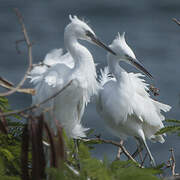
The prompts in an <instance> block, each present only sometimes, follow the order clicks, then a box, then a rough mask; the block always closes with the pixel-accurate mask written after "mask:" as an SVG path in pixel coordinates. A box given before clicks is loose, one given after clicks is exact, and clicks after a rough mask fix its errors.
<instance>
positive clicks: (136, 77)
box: [97, 33, 171, 166]
mask: <svg viewBox="0 0 180 180" xmlns="http://www.w3.org/2000/svg"><path fill="white" fill-rule="evenodd" d="M124 35H125V34H124V33H123V34H122V35H119V34H118V36H117V37H116V39H115V40H114V41H113V42H112V44H111V45H110V46H109V47H110V48H111V49H112V50H113V51H114V52H115V53H116V54H117V56H114V55H111V54H109V53H108V55H107V61H108V67H106V68H105V69H104V71H101V79H100V85H101V89H100V90H99V93H98V97H97V111H98V112H99V114H100V115H101V116H102V117H103V119H104V120H105V122H106V123H107V125H108V128H109V129H110V131H111V132H112V133H114V134H115V135H116V136H118V137H119V138H121V139H126V138H127V137H128V136H133V137H135V138H136V139H137V140H138V142H139V144H140V146H141V147H143V146H145V148H146V150H147V152H148V155H149V157H150V162H151V164H152V165H154V166H155V161H154V159H153V156H152V155H151V152H150V150H149V148H148V146H147V143H146V138H148V139H150V140H153V141H158V142H161V143H163V142H164V138H163V136H162V135H155V133H156V132H157V131H158V130H159V129H160V128H162V127H164V125H163V123H162V121H163V120H164V119H165V118H164V116H163V115H162V114H161V110H162V111H164V112H167V111H169V110H170V109H171V107H170V106H169V105H166V104H163V103H160V102H158V101H156V100H153V99H152V98H151V97H150V95H149V93H148V92H147V90H148V84H146V83H145V80H144V79H142V78H141V77H143V76H144V75H142V74H141V73H132V72H131V73H128V72H126V71H125V70H124V69H123V68H122V67H120V65H119V62H120V61H124V62H126V63H128V64H131V65H132V66H135V67H136V68H137V69H139V70H141V71H142V72H144V73H145V74H146V75H147V76H149V77H150V78H151V77H152V76H151V74H150V73H149V72H148V71H147V70H146V69H145V68H144V67H143V66H142V64H141V63H140V62H139V61H138V60H137V59H136V57H135V55H134V53H133V51H132V50H131V48H130V47H129V46H128V45H127V43H126V41H125V36H124ZM109 73H112V75H113V77H110V76H109Z"/></svg>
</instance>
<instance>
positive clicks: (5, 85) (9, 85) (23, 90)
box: [0, 77, 36, 95]
mask: <svg viewBox="0 0 180 180" xmlns="http://www.w3.org/2000/svg"><path fill="white" fill-rule="evenodd" d="M0 86H2V87H3V88H6V89H10V90H12V89H14V85H13V83H11V82H9V81H8V80H6V79H4V78H2V77H0ZM17 92H19V93H26V94H32V95H34V94H35V93H36V91H35V89H31V88H20V89H17Z"/></svg>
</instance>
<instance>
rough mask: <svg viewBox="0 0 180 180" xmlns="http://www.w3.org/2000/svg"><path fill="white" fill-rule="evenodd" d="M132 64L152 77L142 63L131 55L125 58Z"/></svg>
mask: <svg viewBox="0 0 180 180" xmlns="http://www.w3.org/2000/svg"><path fill="white" fill-rule="evenodd" d="M127 59H128V60H129V62H130V64H132V65H133V66H135V67H136V68H137V69H139V70H140V71H142V72H143V73H144V74H146V75H147V76H148V77H149V78H151V79H153V76H152V75H151V74H150V73H149V72H148V71H147V70H146V69H145V68H144V67H143V65H142V64H141V63H140V62H139V61H138V60H137V59H134V58H132V57H128V58H127Z"/></svg>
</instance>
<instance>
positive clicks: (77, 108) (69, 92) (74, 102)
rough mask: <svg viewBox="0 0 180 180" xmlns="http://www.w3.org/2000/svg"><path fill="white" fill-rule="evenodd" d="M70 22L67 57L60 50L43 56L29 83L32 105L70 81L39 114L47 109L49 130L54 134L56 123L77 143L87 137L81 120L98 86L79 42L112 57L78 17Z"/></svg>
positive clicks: (74, 17)
mask: <svg viewBox="0 0 180 180" xmlns="http://www.w3.org/2000/svg"><path fill="white" fill-rule="evenodd" d="M69 18H70V21H71V22H70V23H69V24H68V25H67V26H66V28H65V31H64V43H65V46H66V49H67V53H65V54H63V52H62V49H55V50H53V51H51V52H50V53H48V54H47V55H46V57H45V60H44V61H43V63H41V64H40V65H39V66H35V67H34V68H33V69H32V71H31V74H30V77H31V82H32V83H33V84H34V87H35V90H36V94H35V95H34V96H33V97H32V101H33V102H32V103H33V104H36V103H40V102H42V101H43V100H45V99H47V98H48V97H51V96H52V95H53V94H55V93H57V92H58V91H60V90H61V89H62V88H63V87H64V86H65V85H67V84H68V83H69V82H70V81H71V80H72V83H71V84H70V85H69V86H68V87H67V88H66V89H65V90H64V91H63V92H62V93H61V94H59V95H58V96H56V97H55V98H54V99H51V100H50V101H49V102H48V103H46V104H45V105H43V106H41V108H40V109H39V112H41V111H42V110H43V109H44V108H49V107H50V111H48V112H46V116H45V119H46V121H47V122H48V124H49V125H50V126H51V128H53V130H54V131H55V132H56V124H55V120H56V121H58V122H59V123H60V124H61V126H62V127H63V128H64V130H65V132H66V134H67V136H68V137H71V138H74V139H79V138H81V137H85V136H86V134H85V131H86V130H87V128H84V127H83V126H82V124H81V118H82V115H83V113H84V109H85V106H86V104H87V103H88V102H89V100H90V97H91V96H92V95H93V94H96V93H97V90H98V83H97V80H96V68H95V64H94V61H93V57H92V55H91V53H90V52H89V51H88V49H87V48H86V47H84V46H82V45H81V44H80V43H79V42H78V40H79V39H81V40H85V41H89V42H91V43H94V44H96V45H98V46H100V47H103V48H104V49H106V50H107V51H109V52H110V53H113V54H115V53H114V52H113V51H112V50H111V49H110V48H109V47H107V46H106V45H104V44H103V43H102V42H101V41H100V40H99V39H98V38H97V36H96V35H95V33H94V32H93V30H92V29H91V28H90V27H89V26H88V25H87V24H86V23H85V22H84V21H81V20H80V19H79V18H77V16H71V15H70V16H69ZM39 112H38V113H39Z"/></svg>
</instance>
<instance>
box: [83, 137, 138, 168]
mask: <svg viewBox="0 0 180 180" xmlns="http://www.w3.org/2000/svg"><path fill="white" fill-rule="evenodd" d="M81 140H83V141H84V142H93V141H98V142H101V143H105V144H112V145H114V146H117V147H119V148H121V150H122V152H123V153H124V154H125V155H126V157H127V158H128V159H130V160H131V161H133V162H135V163H137V164H138V166H139V167H141V165H140V164H139V163H138V162H137V161H136V160H135V159H134V158H133V157H132V156H131V154H130V153H129V152H128V151H127V150H126V148H125V147H124V146H123V145H122V144H121V143H118V142H115V141H112V140H105V139H102V138H100V137H97V138H91V139H81Z"/></svg>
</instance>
